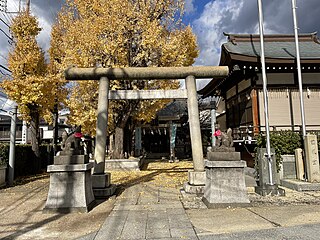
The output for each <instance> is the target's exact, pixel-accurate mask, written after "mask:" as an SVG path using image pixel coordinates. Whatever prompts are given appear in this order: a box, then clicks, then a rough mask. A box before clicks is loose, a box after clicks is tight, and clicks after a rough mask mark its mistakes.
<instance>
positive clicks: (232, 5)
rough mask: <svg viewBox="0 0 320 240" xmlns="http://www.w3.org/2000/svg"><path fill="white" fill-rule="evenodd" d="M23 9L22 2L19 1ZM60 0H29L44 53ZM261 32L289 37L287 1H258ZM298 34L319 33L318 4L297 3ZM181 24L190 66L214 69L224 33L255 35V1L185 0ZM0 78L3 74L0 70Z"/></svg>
mask: <svg viewBox="0 0 320 240" xmlns="http://www.w3.org/2000/svg"><path fill="white" fill-rule="evenodd" d="M4 1H7V5H8V8H7V10H8V11H12V12H14V11H17V10H18V9H19V0H0V3H1V2H4ZM20 1H21V5H22V6H24V5H25V0H20ZM63 2H64V0H31V12H32V13H33V14H34V15H35V16H37V17H38V19H39V23H40V26H41V27H42V28H43V30H42V32H41V33H40V35H39V37H38V41H39V44H40V46H41V47H42V48H43V49H44V50H47V49H48V48H49V42H50V31H51V25H52V24H53V23H54V21H55V17H56V13H57V12H58V11H59V9H60V7H61V5H62V4H63ZM262 3H263V14H264V30H265V34H268V33H286V34H293V31H294V29H293V20H292V19H293V18H292V5H291V0H262ZM297 6H298V8H297V15H298V25H299V33H311V32H315V31H319V30H320V21H319V17H318V16H319V13H320V4H319V0H297ZM14 16H15V14H9V13H8V14H4V13H3V12H1V13H0V64H1V65H3V66H5V67H6V66H7V64H6V61H7V53H8V51H9V49H10V47H11V46H10V44H9V43H8V38H7V37H6V35H10V33H9V29H8V27H7V26H6V25H5V24H4V23H3V22H2V21H1V20H3V21H4V22H6V23H8V24H10V19H11V18H12V17H14ZM183 22H184V23H185V24H186V25H190V26H191V27H192V29H193V31H194V33H195V34H196V36H197V41H198V47H199V50H200V54H199V57H198V58H197V59H196V62H195V64H194V65H197V66H203V65H218V64H219V59H220V48H221V44H222V43H224V42H226V37H225V36H224V35H223V32H226V33H250V34H254V33H258V32H259V28H258V8H257V0H185V16H184V17H183ZM0 71H1V72H0V77H1V75H2V74H6V73H7V72H6V71H5V70H4V69H2V68H1V67H0Z"/></svg>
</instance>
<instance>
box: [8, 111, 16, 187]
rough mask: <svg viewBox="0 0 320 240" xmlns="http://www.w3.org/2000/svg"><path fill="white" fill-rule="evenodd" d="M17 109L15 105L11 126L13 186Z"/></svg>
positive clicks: (10, 179) (10, 161)
mask: <svg viewBox="0 0 320 240" xmlns="http://www.w3.org/2000/svg"><path fill="white" fill-rule="evenodd" d="M17 109H18V107H17V106H16V107H14V109H13V113H12V116H11V128H10V151H9V179H8V180H9V181H8V184H9V186H13V180H14V162H15V147H16V122H17Z"/></svg>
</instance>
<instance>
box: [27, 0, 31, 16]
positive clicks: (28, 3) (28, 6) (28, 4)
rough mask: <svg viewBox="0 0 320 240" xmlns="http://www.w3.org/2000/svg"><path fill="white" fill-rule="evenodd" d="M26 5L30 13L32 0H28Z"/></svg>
mask: <svg viewBox="0 0 320 240" xmlns="http://www.w3.org/2000/svg"><path fill="white" fill-rule="evenodd" d="M26 6H27V9H26V12H27V13H30V0H27V2H26Z"/></svg>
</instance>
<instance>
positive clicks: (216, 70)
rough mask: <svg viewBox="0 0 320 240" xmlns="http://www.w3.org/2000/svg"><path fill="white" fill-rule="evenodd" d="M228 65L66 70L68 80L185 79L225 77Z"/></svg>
mask: <svg viewBox="0 0 320 240" xmlns="http://www.w3.org/2000/svg"><path fill="white" fill-rule="evenodd" d="M228 73H229V68H228V67H227V66H201V67H199V66H197V67H130V68H100V67H97V68H76V67H72V68H68V69H66V71H65V78H66V80H99V79H100V78H102V77H107V78H108V79H110V80H115V79H118V80H121V79H126V80H149V79H185V78H186V77H188V76H194V77H195V78H217V77H221V78H224V77H226V76H227V75H228Z"/></svg>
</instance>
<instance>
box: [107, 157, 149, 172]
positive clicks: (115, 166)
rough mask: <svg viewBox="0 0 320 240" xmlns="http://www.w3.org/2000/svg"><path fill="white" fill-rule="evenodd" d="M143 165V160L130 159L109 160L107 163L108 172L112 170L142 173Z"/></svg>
mask: <svg viewBox="0 0 320 240" xmlns="http://www.w3.org/2000/svg"><path fill="white" fill-rule="evenodd" d="M142 164H143V158H141V159H140V158H129V159H107V160H106V161H105V169H106V171H108V170H109V171H110V170H136V171H140V168H141V166H142Z"/></svg>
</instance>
